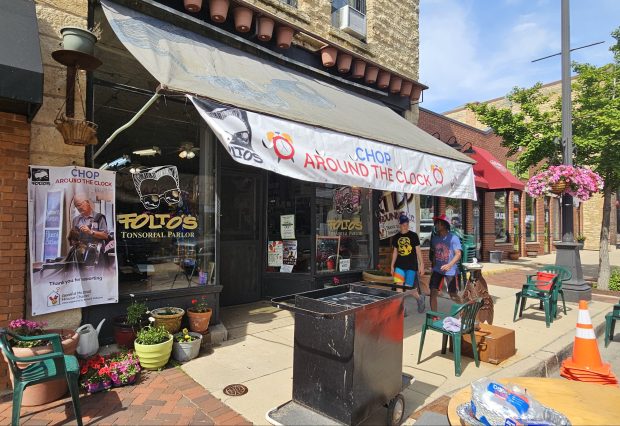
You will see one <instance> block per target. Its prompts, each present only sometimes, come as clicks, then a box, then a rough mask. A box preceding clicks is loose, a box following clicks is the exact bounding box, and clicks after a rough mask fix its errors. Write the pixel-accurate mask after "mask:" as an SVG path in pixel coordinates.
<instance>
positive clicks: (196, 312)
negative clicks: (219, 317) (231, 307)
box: [187, 296, 213, 333]
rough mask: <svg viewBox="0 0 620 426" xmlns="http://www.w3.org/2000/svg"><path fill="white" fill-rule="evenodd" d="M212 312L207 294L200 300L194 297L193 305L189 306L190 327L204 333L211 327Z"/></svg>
mask: <svg viewBox="0 0 620 426" xmlns="http://www.w3.org/2000/svg"><path fill="white" fill-rule="evenodd" d="M212 314H213V310H212V309H211V308H209V305H208V304H207V297H206V296H202V297H201V298H200V300H198V299H192V306H190V307H189V308H187V319H188V320H189V329H190V330H191V331H194V332H196V333H204V332H205V331H207V329H208V328H209V321H211V315H212Z"/></svg>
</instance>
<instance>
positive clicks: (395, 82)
mask: <svg viewBox="0 0 620 426" xmlns="http://www.w3.org/2000/svg"><path fill="white" fill-rule="evenodd" d="M402 86H403V79H402V78H401V77H397V76H395V75H393V76H392V79H391V80H390V93H400V88H401V87H402Z"/></svg>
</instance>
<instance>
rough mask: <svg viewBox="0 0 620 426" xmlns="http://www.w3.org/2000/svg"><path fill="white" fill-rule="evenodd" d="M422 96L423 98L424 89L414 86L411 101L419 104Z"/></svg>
mask: <svg viewBox="0 0 620 426" xmlns="http://www.w3.org/2000/svg"><path fill="white" fill-rule="evenodd" d="M420 96H422V87H421V86H418V85H414V86H413V90H412V91H411V100H412V101H414V102H418V101H419V100H420Z"/></svg>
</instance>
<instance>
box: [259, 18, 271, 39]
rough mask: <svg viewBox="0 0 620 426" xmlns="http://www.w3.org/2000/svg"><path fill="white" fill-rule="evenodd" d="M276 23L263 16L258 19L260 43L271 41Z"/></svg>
mask: <svg viewBox="0 0 620 426" xmlns="http://www.w3.org/2000/svg"><path fill="white" fill-rule="evenodd" d="M274 25H275V22H274V20H273V19H271V18H267V17H266V16H261V17H260V18H258V39H259V40H260V41H269V40H271V36H272V34H273V27H274Z"/></svg>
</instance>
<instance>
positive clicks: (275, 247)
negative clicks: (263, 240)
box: [267, 241, 284, 266]
mask: <svg viewBox="0 0 620 426" xmlns="http://www.w3.org/2000/svg"><path fill="white" fill-rule="evenodd" d="M283 257H284V252H283V246H282V241H269V244H267V265H268V266H282V263H283Z"/></svg>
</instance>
